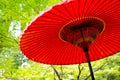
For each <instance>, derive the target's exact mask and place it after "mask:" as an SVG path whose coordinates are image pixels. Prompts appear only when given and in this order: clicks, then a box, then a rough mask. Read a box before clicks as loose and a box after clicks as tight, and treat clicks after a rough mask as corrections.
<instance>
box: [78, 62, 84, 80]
mask: <svg viewBox="0 0 120 80" xmlns="http://www.w3.org/2000/svg"><path fill="white" fill-rule="evenodd" d="M80 66H81V65H80V64H79V65H78V70H79V73H78V76H77V80H80V74H81V72H82V70H83V67H82V69H80Z"/></svg>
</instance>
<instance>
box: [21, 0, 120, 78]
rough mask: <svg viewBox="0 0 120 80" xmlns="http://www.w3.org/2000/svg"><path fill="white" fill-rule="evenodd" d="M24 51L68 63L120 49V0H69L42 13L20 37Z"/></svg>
mask: <svg viewBox="0 0 120 80" xmlns="http://www.w3.org/2000/svg"><path fill="white" fill-rule="evenodd" d="M20 48H21V50H22V52H23V53H24V55H26V56H27V57H28V58H30V59H31V60H33V61H35V62H39V63H44V64H52V65H69V64H80V63H85V62H88V64H89V69H90V72H91V76H92V80H94V75H93V71H92V67H91V63H90V61H95V60H99V59H101V58H105V57H107V56H111V55H113V54H115V53H117V52H119V51H120V0H66V1H64V2H62V3H60V4H57V5H55V6H53V7H52V8H50V9H49V10H47V11H44V12H43V13H42V14H40V15H39V16H38V17H37V18H36V19H35V20H33V21H32V22H31V23H30V24H29V25H28V26H27V28H26V29H25V31H24V33H23V34H22V36H21V38H20Z"/></svg>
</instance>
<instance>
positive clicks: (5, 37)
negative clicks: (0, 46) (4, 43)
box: [0, 34, 19, 45]
mask: <svg viewBox="0 0 120 80" xmlns="http://www.w3.org/2000/svg"><path fill="white" fill-rule="evenodd" d="M0 35H1V36H2V37H5V38H7V39H10V40H13V41H15V42H16V44H17V45H18V44H19V43H18V41H17V40H16V39H13V38H11V37H8V36H5V35H3V34H0Z"/></svg>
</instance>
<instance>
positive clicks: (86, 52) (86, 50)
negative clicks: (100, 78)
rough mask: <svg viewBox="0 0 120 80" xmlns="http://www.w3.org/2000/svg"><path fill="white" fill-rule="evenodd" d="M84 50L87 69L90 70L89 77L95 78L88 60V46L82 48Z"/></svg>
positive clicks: (93, 79)
mask: <svg viewBox="0 0 120 80" xmlns="http://www.w3.org/2000/svg"><path fill="white" fill-rule="evenodd" d="M84 52H85V55H86V58H87V61H88V66H89V70H90V75H91V79H92V80H95V78H94V73H93V69H92V65H91V62H90V57H89V54H88V47H85V48H84Z"/></svg>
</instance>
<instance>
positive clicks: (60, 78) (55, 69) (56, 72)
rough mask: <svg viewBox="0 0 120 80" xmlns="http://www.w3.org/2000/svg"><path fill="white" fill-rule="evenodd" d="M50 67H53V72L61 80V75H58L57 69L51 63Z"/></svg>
mask: <svg viewBox="0 0 120 80" xmlns="http://www.w3.org/2000/svg"><path fill="white" fill-rule="evenodd" d="M51 67H52V68H53V70H54V72H55V73H56V75H57V77H58V79H59V80H62V79H61V77H60V75H59V73H58V71H57V70H56V69H55V68H54V67H53V66H52V65H51Z"/></svg>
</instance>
